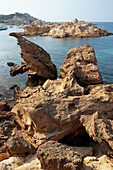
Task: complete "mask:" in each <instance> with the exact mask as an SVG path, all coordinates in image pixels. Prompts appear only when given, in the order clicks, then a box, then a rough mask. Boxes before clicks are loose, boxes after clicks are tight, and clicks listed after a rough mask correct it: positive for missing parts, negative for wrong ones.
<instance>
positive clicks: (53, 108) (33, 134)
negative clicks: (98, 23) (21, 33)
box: [0, 21, 113, 170]
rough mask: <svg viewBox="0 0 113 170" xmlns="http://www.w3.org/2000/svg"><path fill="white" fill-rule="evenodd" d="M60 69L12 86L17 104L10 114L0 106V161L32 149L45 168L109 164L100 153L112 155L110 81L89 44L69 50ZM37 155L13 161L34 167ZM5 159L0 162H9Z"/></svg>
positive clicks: (111, 92)
mask: <svg viewBox="0 0 113 170" xmlns="http://www.w3.org/2000/svg"><path fill="white" fill-rule="evenodd" d="M76 22H77V21H76ZM21 40H22V39H21ZM23 41H25V39H23ZM26 41H27V40H26ZM27 43H29V42H27ZM29 48H30V46H29ZM33 49H34V48H33ZM22 50H23V52H24V50H25V49H22ZM29 50H30V49H29ZM25 54H26V52H25ZM26 58H27V54H26V56H25V59H26ZM26 60H27V59H26ZM60 69H62V71H63V73H61V74H60V77H61V78H57V79H56V80H47V81H46V82H45V83H44V84H43V85H42V86H36V87H27V88H25V89H22V90H15V96H16V99H17V100H16V102H17V104H16V105H15V106H14V107H13V108H12V110H11V113H10V114H9V115H11V116H9V115H8V116H9V117H7V114H6V112H4V111H3V110H2V111H1V112H2V114H1V118H0V120H1V122H0V127H1V129H2V131H1V137H3V135H4V137H6V139H5V138H1V139H3V141H2V140H1V143H0V144H1V147H0V161H2V160H3V159H7V158H9V157H10V156H13V155H14V154H18V155H19V156H20V155H23V156H24V158H25V157H26V156H27V155H28V154H29V155H31V154H34V153H35V152H36V149H37V157H38V159H39V160H40V162H41V167H42V168H43V169H45V170H52V169H64V170H65V169H80V170H85V169H87V168H90V169H94V170H95V169H99V168H104V167H105V168H111V169H112V159H111V158H110V157H108V156H105V157H102V156H103V155H107V154H108V155H110V156H111V157H112V156H113V114H112V111H113V84H109V85H106V84H100V83H102V78H101V75H100V72H99V69H98V66H97V61H96V58H95V54H94V50H93V48H92V47H91V46H89V45H87V46H84V47H78V48H75V49H72V50H70V51H69V52H68V54H67V57H66V60H65V61H64V63H63V65H62V67H61V68H60ZM80 70H81V72H80ZM90 72H91V73H90ZM83 73H84V74H83ZM91 74H92V77H91ZM81 75H82V76H81ZM76 79H77V82H76ZM81 85H82V86H81ZM1 108H5V107H4V105H2V106H1ZM4 113H5V114H6V115H4ZM7 121H9V122H8V123H7V124H5V123H6V122H7ZM10 122H11V123H10ZM12 122H13V123H12ZM4 124H5V125H4ZM6 125H7V126H6ZM4 127H5V128H4ZM6 127H7V128H6ZM6 135H7V136H6ZM9 159H10V158H9ZM9 159H7V161H8V160H9ZM38 159H35V158H33V162H32V161H30V162H29V165H28V164H27V165H25V164H24V163H25V162H26V161H24V162H23V163H22V164H21V166H20V167H17V164H15V165H14V167H15V168H18V169H19V168H20V169H22V168H27V167H28V166H29V168H30V166H33V163H34V165H36V168H38V165H39V160H38ZM103 159H105V162H104V163H103ZM7 161H6V164H4V162H3V161H2V162H1V164H0V166H2V167H9V166H10V165H9V164H7ZM10 161H11V160H10ZM2 163H3V164H2ZM12 165H13V164H12ZM41 167H40V168H41ZM33 168H34V169H35V167H34V166H33ZM31 169H32V168H31Z"/></svg>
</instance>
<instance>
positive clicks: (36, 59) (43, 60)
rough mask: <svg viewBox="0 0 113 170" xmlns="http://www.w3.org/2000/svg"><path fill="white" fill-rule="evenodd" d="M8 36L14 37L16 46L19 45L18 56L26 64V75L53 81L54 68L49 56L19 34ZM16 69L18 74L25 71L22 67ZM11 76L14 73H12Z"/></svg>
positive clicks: (55, 71) (54, 76) (55, 75)
mask: <svg viewBox="0 0 113 170" xmlns="http://www.w3.org/2000/svg"><path fill="white" fill-rule="evenodd" d="M10 36H14V37H15V38H16V39H17V41H18V45H20V48H21V52H20V54H21V57H22V58H23V59H24V61H25V62H26V64H27V70H28V72H29V73H28V74H30V75H35V76H37V77H42V78H45V79H55V78H56V77H57V70H56V66H55V65H54V64H53V63H52V61H51V58H50V55H49V54H48V53H47V52H46V51H45V50H44V49H43V48H41V47H40V46H38V45H36V44H34V43H32V42H31V41H28V40H27V39H25V38H24V37H22V36H21V34H19V33H10ZM16 67H17V69H16V70H19V72H21V71H22V72H23V71H26V66H24V65H22V67H20V69H18V66H15V68H16ZM13 68H14V67H13ZM13 68H12V69H13ZM24 68H25V69H24ZM11 73H12V70H11ZM13 74H16V73H15V72H14V71H13Z"/></svg>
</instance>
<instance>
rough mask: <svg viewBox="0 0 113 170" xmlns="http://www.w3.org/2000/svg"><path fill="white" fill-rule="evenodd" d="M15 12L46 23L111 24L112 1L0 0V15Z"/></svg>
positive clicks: (112, 18) (112, 19)
mask: <svg viewBox="0 0 113 170" xmlns="http://www.w3.org/2000/svg"><path fill="white" fill-rule="evenodd" d="M15 12H22V13H29V14H30V15H32V16H34V17H37V18H39V19H42V20H46V21H71V20H73V19H74V18H78V20H85V21H112V22H113V0H0V14H10V13H15Z"/></svg>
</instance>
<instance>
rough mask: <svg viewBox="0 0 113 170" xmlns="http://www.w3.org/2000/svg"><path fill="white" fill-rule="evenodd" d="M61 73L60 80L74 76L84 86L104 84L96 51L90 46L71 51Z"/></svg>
mask: <svg viewBox="0 0 113 170" xmlns="http://www.w3.org/2000/svg"><path fill="white" fill-rule="evenodd" d="M60 71H62V72H63V73H60V75H59V77H60V78H65V77H69V76H71V77H73V76H74V77H75V79H76V80H77V82H78V83H79V84H80V85H82V86H84V85H89V84H100V83H102V77H101V74H100V71H99V68H98V66H97V60H96V57H95V52H94V49H93V48H92V47H91V46H89V45H86V46H83V47H82V46H80V47H76V48H73V49H71V50H69V52H68V53H67V56H66V59H65V60H64V62H63V65H62V66H61V67H60Z"/></svg>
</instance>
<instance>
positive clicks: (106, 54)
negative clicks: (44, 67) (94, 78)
mask: <svg viewBox="0 0 113 170" xmlns="http://www.w3.org/2000/svg"><path fill="white" fill-rule="evenodd" d="M94 24H97V26H98V27H100V28H101V29H105V30H107V31H108V32H112V33H113V23H112V22H95V23H94ZM21 31H23V30H22V29H19V28H17V27H14V28H8V30H5V31H0V99H10V98H12V93H13V90H9V86H10V85H12V84H17V85H18V86H19V87H20V88H24V87H25V84H26V81H27V78H28V76H27V73H24V74H20V75H17V76H16V77H11V76H10V73H9V70H10V67H9V66H7V62H14V63H15V64H20V63H21V61H22V58H21V57H20V55H19V51H20V47H19V46H18V45H17V41H16V39H15V38H13V37H10V36H9V33H10V32H21ZM27 39H29V40H30V41H32V42H34V43H36V44H38V45H40V46H41V47H43V48H44V49H45V50H46V51H47V52H48V53H49V54H50V55H51V58H52V61H53V62H54V63H55V64H56V66H57V69H58V73H59V67H60V66H61V65H62V62H63V60H64V59H65V58H66V54H67V52H68V51H69V50H70V49H71V48H74V47H77V46H83V45H86V44H89V45H91V46H92V47H93V48H94V50H95V53H96V58H97V61H98V66H99V69H100V72H101V75H102V78H103V81H104V83H107V84H110V83H113V36H106V37H99V38H83V39H75V38H65V39H57V38H56V39H55V38H52V37H39V36H33V37H27Z"/></svg>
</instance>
